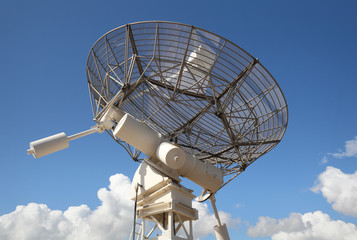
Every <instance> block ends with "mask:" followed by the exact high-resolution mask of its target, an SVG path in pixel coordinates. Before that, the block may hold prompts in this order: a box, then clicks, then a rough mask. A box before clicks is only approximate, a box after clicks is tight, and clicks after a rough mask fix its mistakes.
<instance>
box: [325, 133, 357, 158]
mask: <svg viewBox="0 0 357 240" xmlns="http://www.w3.org/2000/svg"><path fill="white" fill-rule="evenodd" d="M331 155H332V156H334V157H336V158H343V157H357V136H356V137H355V138H354V139H352V140H348V141H346V142H345V151H344V152H342V151H340V152H339V153H331Z"/></svg>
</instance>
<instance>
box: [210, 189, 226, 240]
mask: <svg viewBox="0 0 357 240" xmlns="http://www.w3.org/2000/svg"><path fill="white" fill-rule="evenodd" d="M210 201H211V203H212V209H213V212H214V216H215V218H216V220H217V223H218V224H217V225H216V226H214V232H215V235H216V239H217V240H230V238H229V234H228V229H227V225H226V224H225V223H223V224H222V223H221V220H220V219H219V215H218V211H217V207H216V198H215V196H214V194H212V195H211V197H210Z"/></svg>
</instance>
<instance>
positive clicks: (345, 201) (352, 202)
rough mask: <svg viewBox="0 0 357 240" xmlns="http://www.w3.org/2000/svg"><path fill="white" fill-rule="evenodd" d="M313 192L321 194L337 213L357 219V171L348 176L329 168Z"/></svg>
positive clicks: (320, 176)
mask: <svg viewBox="0 0 357 240" xmlns="http://www.w3.org/2000/svg"><path fill="white" fill-rule="evenodd" d="M311 190H312V191H313V192H315V193H319V192H321V193H322V195H323V196H324V197H325V198H326V200H327V202H328V203H330V204H332V208H333V209H334V210H335V211H337V212H341V213H343V214H345V215H349V216H353V217H357V171H356V172H355V173H353V174H346V173H343V172H342V171H341V170H340V169H338V168H334V167H331V166H329V167H327V168H326V170H325V171H324V172H323V173H321V174H320V175H319V177H318V181H317V183H316V184H315V186H314V187H313V188H312V189H311ZM356 239H357V238H356Z"/></svg>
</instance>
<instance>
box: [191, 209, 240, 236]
mask: <svg viewBox="0 0 357 240" xmlns="http://www.w3.org/2000/svg"><path fill="white" fill-rule="evenodd" d="M192 205H193V207H194V208H196V209H197V210H198V221H195V222H193V231H194V232H193V233H194V239H200V238H205V237H206V236H208V235H209V234H213V235H214V226H215V225H217V221H216V218H215V216H214V214H213V213H210V212H209V210H208V206H207V204H206V203H198V202H193V204H192ZM218 214H219V217H220V220H221V222H222V223H225V224H226V225H227V227H228V228H234V227H236V226H237V225H238V224H239V223H240V219H239V218H232V216H231V215H230V214H229V213H226V212H223V211H219V212H218Z"/></svg>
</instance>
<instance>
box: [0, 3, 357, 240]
mask: <svg viewBox="0 0 357 240" xmlns="http://www.w3.org/2000/svg"><path fill="white" fill-rule="evenodd" d="M356 10H357V4H356V3H355V2H354V1H305V0H304V1H283V0H281V1H277V0H272V1H263V0H254V1H248V0H247V1H186V0H183V1H175V2H174V1H159V0H155V1H92V0H91V1H13V0H12V1H10V0H2V1H1V2H0V43H1V44H0V69H1V76H0V78H1V82H2V94H1V95H0V102H1V107H2V115H1V116H2V117H1V118H0V123H1V126H2V130H1V132H2V133H1V136H2V137H1V138H0V150H1V157H0V190H1V197H0V224H1V223H2V222H1V216H5V214H10V213H12V212H13V211H14V210H15V209H16V207H17V206H18V205H24V206H28V204H29V203H36V204H46V206H47V207H48V209H51V210H61V211H63V212H64V211H66V210H68V208H69V207H71V206H80V205H82V204H85V205H87V206H88V208H90V210H91V211H93V210H94V209H96V208H97V207H98V206H101V204H103V201H102V200H103V198H102V199H99V198H98V196H97V191H98V190H99V189H101V188H106V187H108V185H109V177H110V176H113V175H115V174H116V173H121V174H123V175H125V176H128V177H129V178H131V177H132V176H133V174H134V172H135V169H136V168H137V166H138V164H137V163H135V162H133V161H132V160H131V159H130V157H129V155H128V154H127V153H126V152H125V150H124V149H123V148H122V147H121V146H119V145H118V144H117V143H115V142H114V141H113V140H112V139H111V138H110V137H109V135H106V134H101V135H99V134H96V135H91V136H89V137H86V138H83V139H80V140H76V141H74V142H71V146H70V148H69V149H66V150H64V151H60V152H58V153H55V154H52V155H49V156H47V157H44V158H40V159H36V160H35V159H33V158H32V157H31V156H27V154H26V149H27V148H28V143H29V142H31V141H33V140H36V139H39V138H42V137H46V136H49V135H52V134H55V133H58V132H62V131H64V132H66V133H67V134H69V135H71V134H73V133H76V132H79V131H82V130H85V129H87V128H89V127H90V126H92V125H94V122H93V121H92V112H91V107H90V101H89V93H88V87H87V84H86V81H87V80H86V74H85V65H86V60H87V56H88V53H89V51H90V48H91V47H92V45H93V44H94V43H95V41H96V40H97V39H98V38H99V37H101V36H102V35H103V34H105V33H106V32H108V31H110V30H111V29H113V28H115V27H118V26H121V25H124V24H126V23H131V22H137V21H144V20H166V21H175V22H182V23H186V24H190V25H195V26H198V27H200V28H203V29H206V30H208V31H211V32H214V33H217V34H219V35H221V36H223V37H225V38H227V39H229V40H231V41H232V42H234V43H236V44H237V45H239V46H240V47H242V48H243V49H245V50H246V51H248V52H249V53H250V54H251V55H253V56H254V57H258V58H259V59H260V62H261V63H262V64H263V65H264V66H265V67H266V68H267V69H268V70H269V72H270V73H271V74H272V75H273V76H274V77H275V79H276V80H277V82H278V83H279V85H280V87H281V89H282V91H283V92H284V94H285V97H286V99H287V103H288V106H289V124H288V129H287V132H286V134H285V136H284V138H283V140H282V142H281V143H279V144H278V145H277V147H276V148H275V149H273V150H272V151H271V152H269V153H268V154H266V155H265V156H263V157H261V158H260V159H258V160H257V161H256V162H255V163H254V164H252V165H251V166H249V167H248V168H247V170H246V172H244V173H243V174H241V175H240V176H239V177H238V178H236V179H235V181H233V182H232V183H230V184H229V185H227V186H226V187H225V188H224V189H222V190H221V191H220V192H219V193H218V194H217V206H218V208H219V209H220V210H222V211H224V212H226V213H230V214H231V220H232V221H233V220H234V219H238V218H239V219H240V223H236V224H235V225H236V226H235V227H232V228H231V229H230V234H231V239H238V238H240V239H254V237H253V236H261V237H258V238H256V239H270V238H272V239H283V238H279V237H280V236H281V235H282V232H284V226H285V225H284V224H282V222H284V221H283V220H282V219H285V222H288V221H289V219H292V218H289V216H291V215H290V214H291V213H298V214H300V215H299V216H304V217H305V218H308V217H309V216H308V215H307V214H308V213H316V211H321V212H322V213H324V214H327V215H328V216H329V217H330V219H331V221H336V220H341V221H343V222H344V223H351V224H353V226H354V227H355V228H356V226H357V211H356V210H354V209H353V207H352V208H351V209H350V208H348V206H349V205H348V204H342V205H343V206H344V207H343V206H342V207H338V206H337V207H336V205H338V203H340V202H339V201H342V203H345V202H344V201H347V202H348V200H349V201H352V202H354V203H356V201H357V196H356V194H357V192H356V190H354V192H353V191H352V190H353V186H356V182H357V179H356V176H355V175H357V174H355V175H353V174H354V173H355V172H356V170H357V161H356V160H357V158H356V157H357V139H356V138H355V136H357V108H356V102H357V93H356V91H357V77H356V71H355V69H357V60H356V57H355V56H356V55H357V45H356V42H357V32H356V29H357V17H356ZM355 142H356V143H355ZM345 144H347V145H346V146H347V148H346V146H345ZM354 144H356V145H354ZM333 153H345V154H342V155H341V154H340V155H336V154H335V155H333ZM328 166H331V167H333V168H328ZM337 170H340V171H341V173H342V174H338V171H337ZM323 173H325V174H323ZM321 174H322V175H321ZM319 176H320V177H319ZM336 176H340V177H341V178H338V177H336ZM115 179H116V178H115ZM341 179H342V180H341ZM343 179H344V180H343ZM346 179H347V180H346ZM348 179H350V180H351V181H349V180H348ZM335 180H336V181H335ZM118 181H119V180H118ZM344 181H347V182H344ZM113 182H114V180H113ZM119 182H120V181H119ZM188 184H189V183H188ZM319 184H320V185H319ZM189 185H190V184H189ZM314 186H315V187H316V186H320V188H319V187H317V188H315V192H313V191H311V188H313V187H314ZM328 186H331V188H329V189H330V190H331V191H332V193H331V191H330V192H324V191H325V190H326V189H328ZM348 186H350V187H351V188H348ZM190 187H191V185H190ZM192 187H193V188H195V186H192ZM323 187H325V188H323ZM344 187H346V188H344ZM316 189H317V190H316ZM351 189H352V190H351ZM346 192H348V193H350V194H347V195H348V196H347V197H346V198H345V199H341V198H339V196H342V195H343V194H342V193H346ZM338 193H340V194H338ZM343 196H344V195H343ZM328 201H329V202H328ZM334 203H336V205H335V206H334V205H333V204H334ZM356 205H357V203H356ZM36 206H37V205H36ZM315 215H317V214H315ZM324 216H325V215H324ZM259 217H269V219H273V220H274V219H275V220H276V224H275V225H274V224H273V223H272V225H269V226H275V229H277V230H276V232H266V231H265V232H264V229H266V228H264V226H265V227H266V226H268V225H264V224H263V222H262V221H260V220H259ZM4 219H5V218H2V221H5V220H4ZM261 219H262V218H261ZM264 219H265V220H267V219H268V218H264ZM264 219H263V220H264ZM279 220H280V223H281V224H280V225H279V224H278V223H279ZM259 221H260V222H259ZM233 222H234V221H233ZM258 223H259V224H258ZM232 225H234V224H232ZM263 225H264V226H263ZM0 226H1V225H0ZM254 226H255V227H256V228H255V230H254V229H253V227H254ZM281 226H283V227H281ZM289 226H290V225H289ZM353 226H352V228H353ZM258 227H260V228H259V229H258ZM248 229H251V230H250V233H249V234H248V233H247V230H248ZM286 229H288V227H286V226H285V230H286ZM298 230H299V229H298V227H296V229H295V230H294V231H296V232H298ZM259 231H260V235H259V234H258V233H257V232H259ZM286 231H287V230H286ZM291 231H292V230H291ZM291 231H290V232H291ZM356 232H357V230H356ZM254 234H255V235H254ZM264 234H265V235H264ZM274 234H275V235H274ZM279 234H280V235H279ZM304 234H307V233H306V232H304ZM355 234H357V233H355ZM0 236H1V235H0ZM202 236H203V235H202ZM18 239H26V238H18ZM28 239H30V238H28ZM108 239H109V238H108ZM205 239H213V238H212V236H211V235H207V237H206V238H205ZM290 239H292V238H290ZM301 239H305V238H301ZM306 239H308V238H306ZM310 239H311V238H310ZM323 239H325V238H323ZM326 239H329V238H326ZM346 239H347V238H346ZM351 239H352V238H351Z"/></svg>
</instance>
